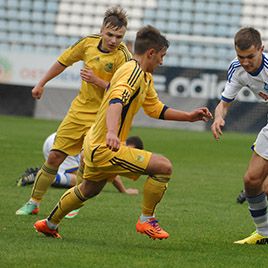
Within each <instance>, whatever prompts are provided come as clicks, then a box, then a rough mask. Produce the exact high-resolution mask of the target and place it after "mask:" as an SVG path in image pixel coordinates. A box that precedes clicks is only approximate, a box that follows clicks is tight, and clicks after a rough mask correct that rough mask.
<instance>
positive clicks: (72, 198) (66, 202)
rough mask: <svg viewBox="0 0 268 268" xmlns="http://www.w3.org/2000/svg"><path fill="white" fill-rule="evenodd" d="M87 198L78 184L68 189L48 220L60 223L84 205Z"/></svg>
mask: <svg viewBox="0 0 268 268" xmlns="http://www.w3.org/2000/svg"><path fill="white" fill-rule="evenodd" d="M86 200H87V199H86V198H85V197H84V196H83V194H82V193H81V191H80V190H79V187H78V186H74V187H73V188H71V189H69V190H67V191H66V192H65V193H64V194H63V195H62V197H61V198H60V201H59V202H58V204H57V205H56V207H55V208H54V209H53V210H52V212H51V213H50V215H49V217H48V221H49V222H51V223H52V224H55V225H58V224H59V223H60V221H61V220H62V219H63V218H64V216H65V215H67V214H68V213H69V212H71V211H72V210H74V209H78V208H80V207H82V206H83V205H84V202H85V201H86Z"/></svg>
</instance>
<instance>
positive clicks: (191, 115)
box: [164, 107, 212, 122]
mask: <svg viewBox="0 0 268 268" xmlns="http://www.w3.org/2000/svg"><path fill="white" fill-rule="evenodd" d="M164 118H165V120H173V121H189V122H195V121H199V120H202V121H208V120H209V119H211V118H212V114H211V112H210V111H209V110H208V108H206V107H202V108H198V109H196V110H193V111H192V112H185V111H181V110H176V109H172V108H168V109H167V110H166V111H165V114H164Z"/></svg>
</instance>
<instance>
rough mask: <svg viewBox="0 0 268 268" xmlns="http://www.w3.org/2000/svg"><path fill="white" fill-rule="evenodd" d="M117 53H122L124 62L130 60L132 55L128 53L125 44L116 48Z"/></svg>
mask: <svg viewBox="0 0 268 268" xmlns="http://www.w3.org/2000/svg"><path fill="white" fill-rule="evenodd" d="M117 51H118V52H119V53H122V54H123V56H124V57H125V60H126V61H129V60H130V59H131V58H132V55H131V53H130V51H129V50H128V48H127V46H126V44H125V43H123V42H121V43H120V44H119V46H118V48H117Z"/></svg>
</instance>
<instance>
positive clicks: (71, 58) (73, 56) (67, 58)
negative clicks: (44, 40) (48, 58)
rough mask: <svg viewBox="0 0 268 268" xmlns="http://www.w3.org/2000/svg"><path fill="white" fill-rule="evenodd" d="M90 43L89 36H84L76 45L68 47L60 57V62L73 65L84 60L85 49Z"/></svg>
mask: <svg viewBox="0 0 268 268" xmlns="http://www.w3.org/2000/svg"><path fill="white" fill-rule="evenodd" d="M87 43H88V38H87V37H85V38H82V39H80V40H79V41H77V42H76V43H75V44H74V45H72V46H70V47H69V48H67V49H66V50H65V51H64V52H63V53H62V54H61V55H60V56H59V57H58V62H60V63H61V64H62V65H64V66H71V65H72V64H74V63H75V62H78V61H81V60H84V55H85V49H86V45H87Z"/></svg>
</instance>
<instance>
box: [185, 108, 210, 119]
mask: <svg viewBox="0 0 268 268" xmlns="http://www.w3.org/2000/svg"><path fill="white" fill-rule="evenodd" d="M212 118H213V116H212V114H211V112H210V111H209V109H208V108H207V107H201V108H198V109H196V110H194V111H192V112H191V113H190V121H191V122H195V121H200V120H201V121H205V122H207V121H208V120H209V119H212Z"/></svg>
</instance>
